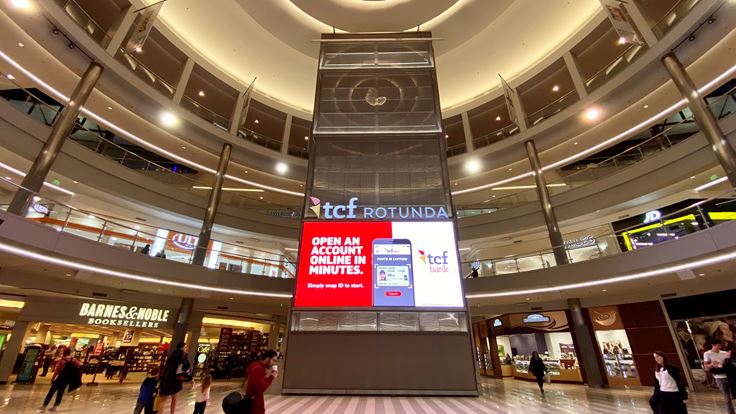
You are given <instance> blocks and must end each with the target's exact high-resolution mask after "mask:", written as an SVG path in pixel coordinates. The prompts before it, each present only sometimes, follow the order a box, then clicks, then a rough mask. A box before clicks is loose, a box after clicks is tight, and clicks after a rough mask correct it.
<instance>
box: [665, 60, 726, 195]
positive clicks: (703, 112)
mask: <svg viewBox="0 0 736 414" xmlns="http://www.w3.org/2000/svg"><path fill="white" fill-rule="evenodd" d="M662 63H663V64H664V67H665V68H667V72H669V74H670V77H671V78H672V82H674V84H675V86H677V89H679V91H680V93H681V94H682V96H683V97H684V98H685V99H687V103H688V105H689V106H690V110H691V111H692V112H693V116H694V117H695V123H696V124H698V128H700V131H701V132H702V133H703V135H705V139H707V140H708V143H709V144H710V147H711V148H712V149H713V152H715V153H716V158H718V162H719V163H720V164H721V167H723V170H724V171H726V176H727V177H728V182H729V183H730V184H731V187H736V151H734V149H733V147H732V146H731V143H729V142H728V139H727V138H726V135H725V134H724V133H723V130H721V127H720V125H718V120H717V119H716V117H715V115H713V113H712V112H711V111H710V109H709V108H708V105H706V104H705V100H704V99H703V97H702V96H701V95H700V92H698V88H696V87H695V83H694V82H693V80H692V79H690V76H689V75H688V74H687V71H686V70H685V66H683V65H682V63H681V62H680V60H679V59H677V56H676V55H675V54H674V53H673V52H670V53H668V54H666V55H664V56H663V57H662Z"/></svg>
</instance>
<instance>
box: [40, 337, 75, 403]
mask: <svg viewBox="0 0 736 414" xmlns="http://www.w3.org/2000/svg"><path fill="white" fill-rule="evenodd" d="M62 355H63V356H62V358H61V359H60V360H59V362H57V363H56V366H54V375H53V376H52V377H51V388H50V389H49V392H48V394H46V399H44V401H43V410H46V406H48V405H49V403H50V402H51V398H53V397H54V394H56V401H54V406H53V407H51V411H56V408H57V407H58V406H59V405H60V404H61V399H62V398H63V397H64V391H66V388H67V387H68V386H69V385H70V384H74V389H76V388H77V387H78V386H79V384H80V383H81V376H82V371H81V370H80V369H79V367H80V366H81V365H82V364H80V363H79V361H77V360H76V359H75V358H73V357H72V349H71V348H68V347H67V348H64V353H63V354H62ZM67 365H69V366H67Z"/></svg>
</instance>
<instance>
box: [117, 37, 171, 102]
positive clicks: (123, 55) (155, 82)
mask: <svg viewBox="0 0 736 414" xmlns="http://www.w3.org/2000/svg"><path fill="white" fill-rule="evenodd" d="M115 59H117V60H118V61H119V62H121V63H122V64H123V66H125V67H127V68H128V69H130V70H131V71H132V72H133V73H134V74H135V75H136V76H137V77H138V78H139V79H141V80H143V81H144V82H146V83H147V84H149V85H151V86H152V87H153V88H154V89H156V90H157V91H159V92H161V93H162V94H163V95H164V96H166V97H167V98H169V99H171V98H173V97H174V92H176V87H175V86H174V85H172V84H170V83H169V82H167V81H165V80H164V79H163V78H162V77H161V76H159V75H157V74H156V72H154V71H153V69H151V68H149V67H147V66H146V65H144V64H143V63H141V61H140V60H138V59H137V58H136V57H135V56H134V55H133V54H131V53H127V52H126V51H125V49H124V48H120V49H119V50H118V53H117V55H115Z"/></svg>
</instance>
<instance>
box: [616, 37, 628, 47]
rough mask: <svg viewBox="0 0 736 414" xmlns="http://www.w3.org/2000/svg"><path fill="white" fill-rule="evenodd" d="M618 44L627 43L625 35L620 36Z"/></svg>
mask: <svg viewBox="0 0 736 414" xmlns="http://www.w3.org/2000/svg"><path fill="white" fill-rule="evenodd" d="M618 44H620V45H625V44H626V38H625V37H624V36H621V37H619V38H618Z"/></svg>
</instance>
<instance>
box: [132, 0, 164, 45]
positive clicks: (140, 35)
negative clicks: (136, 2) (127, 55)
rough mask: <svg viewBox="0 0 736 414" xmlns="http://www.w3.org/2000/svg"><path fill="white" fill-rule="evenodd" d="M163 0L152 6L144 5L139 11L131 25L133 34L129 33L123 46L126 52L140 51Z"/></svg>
mask: <svg viewBox="0 0 736 414" xmlns="http://www.w3.org/2000/svg"><path fill="white" fill-rule="evenodd" d="M165 2H166V0H164V1H160V2H158V3H156V4H154V5H152V6H149V7H145V8H143V9H141V10H140V11H139V14H138V17H136V20H135V25H134V26H133V34H131V35H130V39H129V40H128V44H127V46H126V47H125V51H126V52H140V51H141V49H142V48H143V44H144V43H146V39H148V34H149V33H151V28H153V23H154V22H155V21H156V17H158V13H159V12H160V11H161V8H162V7H163V5H164V3H165Z"/></svg>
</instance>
